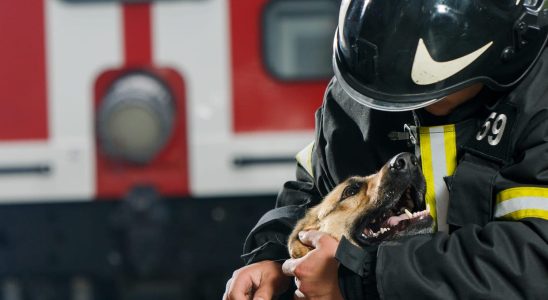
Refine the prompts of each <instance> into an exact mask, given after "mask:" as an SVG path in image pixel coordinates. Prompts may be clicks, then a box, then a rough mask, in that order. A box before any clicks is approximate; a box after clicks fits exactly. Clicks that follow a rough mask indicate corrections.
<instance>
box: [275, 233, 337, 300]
mask: <svg viewBox="0 0 548 300" xmlns="http://www.w3.org/2000/svg"><path fill="white" fill-rule="evenodd" d="M299 240H301V242H302V243H303V244H305V245H308V246H310V247H313V248H314V250H312V251H310V252H308V253H307V254H306V255H305V256H303V257H301V258H298V259H288V260H286V261H285V263H284V264H283V266H282V268H283V271H284V273H285V274H286V275H288V276H295V284H296V285H297V290H296V291H295V296H294V297H295V299H315V300H319V299H326V300H327V299H330V300H335V299H341V300H342V299H343V297H342V295H341V292H340V289H339V280H338V275H337V271H338V269H339V262H338V261H337V260H336V259H335V252H336V251H337V247H338V245H339V242H338V241H337V240H335V239H334V238H333V237H331V236H330V235H328V234H326V233H323V232H320V231H315V230H311V231H306V232H301V233H299Z"/></svg>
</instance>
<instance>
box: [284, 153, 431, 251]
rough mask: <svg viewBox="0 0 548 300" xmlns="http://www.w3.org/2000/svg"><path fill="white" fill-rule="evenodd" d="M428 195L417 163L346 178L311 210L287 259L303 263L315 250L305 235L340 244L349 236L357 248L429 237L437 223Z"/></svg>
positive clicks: (395, 163) (411, 160)
mask: <svg viewBox="0 0 548 300" xmlns="http://www.w3.org/2000/svg"><path fill="white" fill-rule="evenodd" d="M424 193H425V181H424V177H423V175H422V172H421V169H420V167H419V163H418V161H417V158H416V157H415V156H414V155H412V154H410V153H401V154H398V155H396V156H395V157H393V158H392V159H391V160H390V161H389V162H388V163H386V164H385V165H384V166H383V167H382V169H381V170H380V171H379V172H378V173H376V174H373V175H370V176H367V177H350V178H348V179H347V180H345V181H344V182H343V183H341V184H339V185H338V186H336V187H335V188H334V189H333V190H332V191H331V192H330V193H329V194H328V195H327V196H326V197H325V198H324V199H323V201H322V202H321V203H320V204H318V205H317V206H315V207H312V208H311V209H309V210H308V211H307V212H306V214H305V216H304V217H303V218H302V219H301V220H300V221H299V222H298V223H297V225H296V226H295V229H294V230H293V232H292V233H291V235H290V236H289V241H288V248H289V253H290V255H291V257H292V258H299V257H302V256H304V255H306V253H308V252H309V251H310V250H311V249H310V248H309V247H307V246H306V245H304V244H302V243H301V242H300V241H299V239H298V237H297V235H298V233H299V232H300V231H303V230H319V231H322V232H326V233H328V234H329V235H331V236H333V237H334V238H335V239H337V240H340V239H341V238H342V236H345V237H346V238H347V239H348V240H350V241H351V242H352V243H354V244H356V245H359V246H365V245H371V244H378V243H380V242H382V241H385V240H389V239H394V238H397V237H400V236H404V235H412V234H422V233H429V232H431V231H432V223H433V222H432V218H431V217H430V212H429V210H428V208H426V209H425V204H424Z"/></svg>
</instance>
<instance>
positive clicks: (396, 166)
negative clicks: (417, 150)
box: [390, 153, 419, 172]
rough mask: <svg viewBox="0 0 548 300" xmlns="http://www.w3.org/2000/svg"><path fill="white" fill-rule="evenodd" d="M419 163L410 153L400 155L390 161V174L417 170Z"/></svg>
mask: <svg viewBox="0 0 548 300" xmlns="http://www.w3.org/2000/svg"><path fill="white" fill-rule="evenodd" d="M418 165H419V161H418V159H417V157H416V156H415V155H413V154H411V153H400V154H398V155H396V156H394V158H392V160H390V170H391V171H392V172H406V171H411V170H414V169H417V168H418Z"/></svg>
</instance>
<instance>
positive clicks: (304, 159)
mask: <svg viewBox="0 0 548 300" xmlns="http://www.w3.org/2000/svg"><path fill="white" fill-rule="evenodd" d="M312 149H314V142H312V143H310V144H308V146H306V147H304V149H303V150H301V151H300V152H299V153H297V155H296V156H295V158H296V159H297V162H298V163H299V164H300V165H301V166H302V167H303V168H304V169H305V170H306V172H308V174H310V176H312V177H314V173H313V172H312Z"/></svg>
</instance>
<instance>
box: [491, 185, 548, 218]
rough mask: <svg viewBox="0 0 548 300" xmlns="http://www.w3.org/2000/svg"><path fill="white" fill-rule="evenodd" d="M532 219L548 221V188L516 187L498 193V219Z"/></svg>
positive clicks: (496, 215) (496, 210)
mask: <svg viewBox="0 0 548 300" xmlns="http://www.w3.org/2000/svg"><path fill="white" fill-rule="evenodd" d="M531 217H532V218H542V219H547V220H548V188H540V187H516V188H511V189H507V190H503V191H502V192H500V193H498V195H497V204H496V206H495V218H496V219H500V220H519V219H523V218H531Z"/></svg>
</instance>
